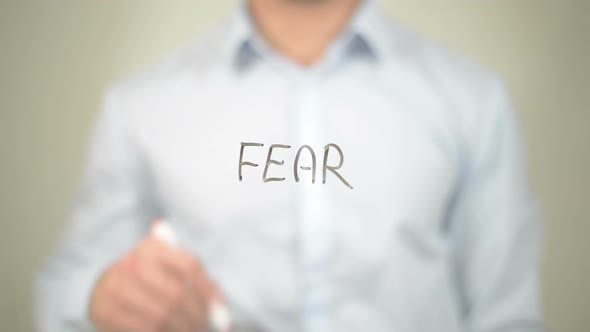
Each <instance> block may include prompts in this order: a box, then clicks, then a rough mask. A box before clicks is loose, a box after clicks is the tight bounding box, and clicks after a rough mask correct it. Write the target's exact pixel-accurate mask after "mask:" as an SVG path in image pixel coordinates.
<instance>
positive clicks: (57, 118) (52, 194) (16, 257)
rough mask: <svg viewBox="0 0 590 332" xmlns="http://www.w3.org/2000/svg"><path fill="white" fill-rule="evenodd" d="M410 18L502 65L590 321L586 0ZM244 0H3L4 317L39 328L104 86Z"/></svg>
mask: <svg viewBox="0 0 590 332" xmlns="http://www.w3.org/2000/svg"><path fill="white" fill-rule="evenodd" d="M381 2H382V3H383V4H384V7H385V8H386V9H387V11H388V12H389V13H390V14H391V15H392V16H394V17H396V18H397V19H398V20H399V21H401V22H402V23H404V24H406V25H407V26H410V27H413V28H414V29H416V30H418V31H420V32H422V33H423V34H427V35H429V36H431V37H432V38H434V39H436V40H438V41H439V42H441V43H442V44H444V45H446V46H448V47H451V48H454V49H457V50H459V51H461V52H463V53H464V54H466V55H468V56H470V57H471V58H473V59H475V60H476V61H477V62H479V63H482V64H484V65H487V66H489V67H492V68H494V69H495V70H497V71H498V72H500V73H501V74H502V75H503V76H504V78H505V79H506V81H507V83H508V85H509V87H510V89H511V92H512V95H513V97H514V99H515V103H516V105H517V107H518V110H519V112H520V114H521V117H522V120H523V126H524V132H525V137H526V139H527V142H528V146H529V160H530V172H531V176H532V178H533V182H534V185H535V188H536V190H537V192H538V195H539V198H540V200H541V202H542V205H543V207H544V210H545V218H546V251H545V256H544V266H543V280H544V301H545V304H544V308H545V313H546V317H547V321H548V323H549V325H550V327H552V329H553V330H555V331H588V329H589V328H590V285H589V284H588V283H589V282H590V241H589V240H588V236H589V235H590V222H589V220H588V216H590V200H589V199H588V196H590V148H589V147H588V144H589V143H590V130H589V128H588V127H589V125H590V79H589V76H590V60H589V59H590V17H589V16H590V1H588V0H554V1H544V0H487V1H485V0H480V1H474V0H447V1H440V0H430V1H428V0H389V1H385V0H384V1H381ZM235 4H236V0H190V1H189V0H185V1H172V0H168V1H155V0H152V1H148V0H144V1H139V0H137V1H131V0H117V1H99V0H94V1H90V0H69V1H68V0H52V1H45V0H38V1H28V0H13V1H11V0H0V165H1V166H0V167H1V168H0V223H1V225H2V230H1V231H0V257H1V261H0V263H1V265H0V271H1V275H0V278H1V279H0V331H15V332H19V331H32V329H33V325H32V322H31V320H32V318H31V317H32V316H31V305H32V289H31V285H32V280H33V277H34V275H35V273H36V271H38V269H39V267H40V264H41V262H42V261H43V260H44V259H45V258H46V255H47V254H48V253H49V252H50V250H52V248H54V246H55V245H56V242H57V240H58V238H59V235H60V233H61V231H62V227H63V226H64V223H65V217H64V216H65V215H66V213H67V209H68V206H69V203H70V201H71V197H72V196H73V194H74V192H75V190H76V187H77V183H78V179H79V174H80V170H81V164H82V161H83V156H84V154H85V147H86V142H87V138H88V134H89V129H90V127H91V125H92V121H93V119H94V116H95V114H96V111H97V109H98V103H99V101H100V98H101V95H102V93H103V92H104V89H105V88H106V86H107V85H108V84H109V82H113V81H114V80H117V79H120V78H122V77H125V76H127V75H130V74H132V73H134V72H137V71H138V70H140V69H141V68H142V67H144V66H146V65H147V64H150V63H153V62H155V61H157V60H158V59H160V58H162V57H163V56H165V55H166V54H169V53H170V52H172V51H173V50H175V49H176V48H177V47H179V46H181V45H183V44H185V43H187V42H188V41H190V40H191V39H192V38H193V37H194V36H195V35H196V34H198V33H199V32H201V31H203V29H204V28H206V27H207V26H208V25H210V24H212V23H214V22H216V21H218V19H220V18H222V17H227V16H228V15H229V13H230V11H231V10H232V9H233V8H234V6H235Z"/></svg>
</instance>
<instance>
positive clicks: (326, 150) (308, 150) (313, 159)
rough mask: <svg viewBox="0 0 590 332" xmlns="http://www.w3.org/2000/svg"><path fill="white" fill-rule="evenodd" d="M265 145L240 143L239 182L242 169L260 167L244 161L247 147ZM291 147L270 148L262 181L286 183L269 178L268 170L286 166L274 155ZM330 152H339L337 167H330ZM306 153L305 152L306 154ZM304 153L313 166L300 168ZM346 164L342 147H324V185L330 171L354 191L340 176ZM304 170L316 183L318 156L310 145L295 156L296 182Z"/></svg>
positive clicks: (274, 145)
mask: <svg viewBox="0 0 590 332" xmlns="http://www.w3.org/2000/svg"><path fill="white" fill-rule="evenodd" d="M263 146H264V144H262V143H243V142H242V143H240V162H239V170H238V177H239V180H240V181H242V168H243V167H244V166H251V167H258V164H256V163H253V162H250V161H244V149H245V148H246V147H263ZM290 148H291V146H290V145H284V144H272V145H271V146H270V147H269V148H268V154H267V156H266V163H265V166H264V172H263V173H262V181H263V182H265V183H266V182H273V181H285V178H284V177H283V178H273V177H270V178H269V177H268V169H269V168H270V166H271V165H278V166H282V165H284V164H285V161H283V160H280V161H278V160H274V159H272V153H273V150H274V149H290ZM330 150H336V152H338V155H339V162H338V165H335V166H333V165H332V166H331V165H328V155H329V153H330ZM304 151H305V152H304ZM302 153H308V154H309V155H310V156H311V166H300V165H299V157H301V154H302ZM343 164H344V154H343V153H342V150H341V149H340V147H339V146H338V145H336V144H333V143H330V144H327V145H326V146H325V147H324V160H323V163H322V183H326V175H327V173H328V171H330V172H331V173H332V174H334V175H335V176H336V177H337V178H338V179H339V180H340V181H342V183H343V184H344V185H345V186H347V187H348V188H350V189H352V186H351V185H350V184H349V183H348V182H347V181H346V180H344V178H343V177H342V175H340V173H338V170H339V169H340V168H341V167H342V165H343ZM300 169H301V170H303V171H311V183H315V179H316V169H317V165H316V156H315V152H314V151H313V149H312V148H311V147H310V146H309V145H302V146H301V147H300V148H299V149H298V150H297V153H296V154H295V159H294V161H293V176H294V177H295V182H299V170H300Z"/></svg>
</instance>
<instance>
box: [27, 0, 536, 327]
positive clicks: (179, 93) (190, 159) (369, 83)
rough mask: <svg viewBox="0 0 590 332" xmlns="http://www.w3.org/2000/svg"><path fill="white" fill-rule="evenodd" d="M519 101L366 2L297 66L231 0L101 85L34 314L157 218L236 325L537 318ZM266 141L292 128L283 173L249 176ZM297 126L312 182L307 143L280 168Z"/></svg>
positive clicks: (57, 304)
mask: <svg viewBox="0 0 590 332" xmlns="http://www.w3.org/2000/svg"><path fill="white" fill-rule="evenodd" d="M514 116H515V115H514V113H513V111H512V109H511V107H510V103H509V100H508V99H507V96H506V93H505V90H504V88H503V86H502V84H501V82H500V81H499V79H498V78H497V77H496V76H495V75H494V74H492V73H490V72H489V71H487V70H485V69H483V68H480V67H479V66H477V65H475V64H472V63H470V62H469V61H467V60H465V59H463V58H461V57H460V56H458V55H455V54H453V53H451V52H449V51H447V50H444V49H443V48H441V47H439V46H437V45H435V44H434V43H432V42H430V41H428V40H425V39H424V38H422V37H420V36H417V35H415V34H413V33H411V32H409V31H407V30H405V29H404V28H401V27H400V26H398V25H397V24H395V23H394V22H391V21H390V20H389V19H387V18H386V17H385V16H384V15H383V13H382V11H381V10H380V8H379V7H378V6H377V4H375V3H374V2H372V1H365V2H364V3H363V4H362V5H361V6H360V8H359V9H358V10H357V12H356V14H355V16H354V17H353V19H352V21H351V22H350V24H349V25H348V27H347V29H346V30H345V31H343V33H342V34H341V35H339V37H338V38H337V39H336V40H335V41H334V42H333V43H332V45H331V46H330V48H329V49H328V51H327V52H326V54H325V56H324V57H323V59H322V60H321V61H320V62H319V63H317V64H315V65H313V66H311V67H302V66H299V65H297V64H295V63H293V62H292V61H290V60H288V59H287V58H285V57H284V56H282V55H280V54H278V53H277V52H276V51H274V50H273V49H272V48H271V47H269V46H268V45H267V44H266V43H265V42H264V40H263V39H262V38H261V37H260V35H259V34H258V33H257V32H256V29H255V27H254V25H253V24H252V23H251V22H250V18H249V15H248V13H247V10H245V7H243V8H241V10H240V11H239V12H238V13H237V14H236V15H235V17H233V18H232V20H231V21H230V22H228V23H227V24H224V25H222V26H221V27H219V28H217V29H214V30H213V31H212V32H210V33H208V34H207V35H206V36H205V37H203V38H200V39H199V40H198V41H197V42H195V43H193V44H192V45H190V46H189V47H188V48H186V49H184V50H182V51H180V52H179V53H178V54H176V55H175V56H174V57H173V58H171V59H169V60H168V61H166V62H165V63H163V64H161V65H158V66H157V67H156V68H153V69H151V70H149V71H147V72H146V73H145V74H143V75H140V76H138V77H135V78H133V79H130V80H127V81H125V82H123V83H120V84H117V85H115V86H114V87H113V88H112V89H111V90H110V91H109V93H108V95H107V97H106V98H105V103H104V109H103V111H102V112H101V113H100V117H99V121H98V123H97V127H96V130H95V135H94V137H93V140H92V147H91V149H90V155H89V160H88V163H87V168H86V171H85V176H84V182H83V186H82V189H81V192H80V194H79V196H78V199H77V201H76V202H75V207H74V210H73V213H72V218H71V223H70V224H69V228H68V232H67V236H66V237H65V239H64V241H63V244H62V246H61V247H60V249H59V250H58V252H57V254H56V255H55V256H54V257H53V259H51V260H50V262H49V263H48V264H47V266H46V267H45V269H44V270H43V272H42V273H41V275H40V277H39V282H38V287H37V298H36V304H37V326H38V329H39V330H42V331H50V332H57V331H75V330H79V329H80V327H81V326H83V325H84V324H88V318H87V306H88V301H89V294H90V292H91V290H92V288H93V285H94V283H95V282H96V280H97V278H98V276H99V275H100V273H101V272H102V271H104V270H105V268H106V267H107V266H109V265H110V264H112V263H113V262H114V261H115V260H117V258H118V257H120V256H121V255H123V254H124V253H125V252H127V251H128V250H129V249H130V248H132V247H133V246H134V245H136V244H137V242H138V241H139V240H140V239H141V238H142V237H144V236H145V235H146V233H147V230H148V228H149V226H150V223H151V222H152V221H153V220H154V219H156V218H159V217H166V218H169V219H170V220H172V226H173V227H174V228H175V229H176V230H177V232H178V233H179V234H180V239H181V244H182V246H183V247H184V248H185V249H186V250H189V251H190V252H192V253H193V254H194V255H195V256H196V257H198V258H199V259H200V260H201V261H202V262H203V264H204V266H205V267H206V270H207V271H208V273H209V274H210V275H211V277H212V278H213V279H214V280H216V281H217V282H218V284H219V285H220V287H221V289H222V291H223V293H224V295H225V297H226V298H227V300H228V305H229V308H230V310H231V312H232V314H233V316H234V319H235V327H236V328H235V331H237V332H240V331H244V332H246V331H309V332H312V331H339V332H342V331H372V332H380V331H398V332H418V331H437V332H446V331H449V332H450V331H469V332H483V331H540V330H541V328H542V324H541V317H540V310H539V293H538V288H539V278H538V277H539V273H538V272H539V271H538V268H539V251H540V238H541V237H540V235H541V225H540V223H539V220H538V216H537V211H536V208H535V204H534V200H533V199H532V196H531V193H530V192H529V185H528V182H527V176H526V172H525V165H524V161H523V150H522V147H521V142H520V138H519V133H518V128H517V126H516V123H515V117H514ZM242 142H245V143H261V144H263V145H264V146H245V147H244V150H243V157H242V158H243V160H242V161H243V162H246V163H248V162H249V163H255V164H258V167H253V166H252V165H251V164H245V165H242V166H240V149H241V143H242ZM330 143H331V144H335V145H337V146H338V147H339V148H340V149H341V152H342V158H341V156H340V155H339V153H338V150H337V149H336V148H335V147H334V146H328V158H327V160H326V161H324V157H325V151H326V149H325V147H326V145H328V144H330ZM272 144H283V145H289V146H290V148H285V147H274V148H273V150H272V154H271V156H270V159H271V160H275V161H276V162H275V163H273V162H271V163H269V164H268V170H267V178H284V180H283V181H269V182H264V181H263V175H264V170H265V167H266V165H267V158H268V153H269V147H270V146H271V145H272ZM302 145H308V146H309V147H310V148H311V150H313V152H314V155H315V159H316V167H315V183H312V175H313V174H312V173H313V169H308V168H306V167H310V166H311V165H312V158H311V153H310V149H306V148H303V149H302V150H301V154H300V159H299V161H298V164H297V166H298V167H297V168H296V169H297V174H298V177H299V181H298V182H297V181H296V179H295V171H294V161H295V157H296V154H297V151H298V149H299V148H300V147H301V146H302ZM280 161H284V163H283V164H282V165H281V163H280ZM341 161H342V166H341V167H340V168H337V166H338V164H339V163H340V162H341ZM324 163H325V164H326V165H327V166H328V168H326V169H325V170H324ZM301 166H303V168H302V167H301ZM240 169H241V172H242V180H240V179H239V176H238V174H239V170H240ZM324 173H325V175H324ZM336 173H337V174H339V175H340V176H341V177H342V180H341V179H339V178H338V176H337V175H336ZM324 179H325V183H323V182H324ZM343 180H344V181H343ZM347 183H348V184H349V185H350V187H352V188H350V187H349V186H348V185H347Z"/></svg>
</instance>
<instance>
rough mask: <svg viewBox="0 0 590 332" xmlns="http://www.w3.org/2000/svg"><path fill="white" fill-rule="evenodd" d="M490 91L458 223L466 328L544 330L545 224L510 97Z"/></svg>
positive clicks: (463, 188)
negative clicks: (531, 184)
mask: <svg viewBox="0 0 590 332" xmlns="http://www.w3.org/2000/svg"><path fill="white" fill-rule="evenodd" d="M489 90H490V91H491V93H488V97H487V100H483V105H484V106H483V107H485V112H482V113H483V114H485V115H483V116H482V117H480V118H479V119H478V120H477V122H479V123H481V125H480V126H478V128H479V129H478V130H477V133H476V134H474V135H473V136H472V137H476V138H475V139H474V140H473V141H472V142H470V143H469V144H470V148H469V149H468V150H469V152H467V153H468V154H469V156H468V157H467V158H465V159H466V161H465V164H466V165H465V167H464V170H465V174H464V176H463V179H464V180H463V183H462V185H461V186H460V187H461V189H460V191H459V193H458V195H457V196H456V197H457V198H456V201H455V207H454V209H453V211H454V213H453V219H452V225H453V227H452V229H453V236H454V239H455V241H454V243H455V248H454V250H455V258H456V262H455V267H456V272H457V273H456V274H457V276H458V281H459V282H458V288H459V289H460V293H461V295H462V303H463V309H464V310H463V314H464V317H465V321H466V326H467V328H466V331H473V332H484V331H486V332H487V331H497V332H500V331H502V332H508V331H541V330H543V325H542V318H541V310H540V296H539V265H540V264H539V261H540V244H541V238H542V225H541V222H540V218H539V213H538V208H537V205H536V202H535V199H534V198H533V195H532V194H531V191H530V188H529V183H528V180H527V174H526V165H525V162H524V159H525V158H524V151H523V150H524V149H523V146H522V143H521V139H520V137H519V130H518V128H517V121H516V119H515V115H514V112H513V110H512V107H511V105H510V101H509V98H508V97H507V93H506V92H505V89H504V87H503V85H502V84H501V83H500V82H499V81H495V83H494V87H493V88H492V89H489ZM480 121H481V122H480Z"/></svg>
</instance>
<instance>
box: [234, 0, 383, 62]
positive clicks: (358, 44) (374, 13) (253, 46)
mask: <svg viewBox="0 0 590 332" xmlns="http://www.w3.org/2000/svg"><path fill="white" fill-rule="evenodd" d="M385 23H386V18H385V15H384V14H383V12H382V10H381V8H380V7H379V5H378V4H377V3H376V1H375V0H362V2H361V3H360V4H359V8H357V10H356V12H355V13H354V15H353V17H352V18H351V20H350V22H349V24H348V26H347V28H345V29H344V31H343V33H342V34H341V36H340V38H344V39H346V43H347V45H345V47H343V50H344V52H345V53H346V54H345V55H346V56H359V57H365V58H367V59H371V60H375V61H379V60H380V59H381V58H382V57H383V56H384V51H385V49H384V47H385V46H386V45H387V27H386V24H385ZM226 41H227V42H226V52H227V56H228V59H229V62H230V66H232V67H233V68H234V69H236V70H244V69H247V68H248V67H249V66H251V65H252V64H254V63H255V62H257V61H258V60H260V59H261V58H262V55H261V48H262V49H264V48H265V45H264V42H263V41H262V37H261V36H260V35H259V34H258V32H257V31H256V27H255V24H254V22H252V17H251V16H250V13H249V10H248V6H247V3H246V1H242V2H241V4H240V7H239V8H238V10H237V12H236V13H235V14H234V17H233V19H232V21H231V25H230V31H229V36H228V38H227V39H226Z"/></svg>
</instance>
